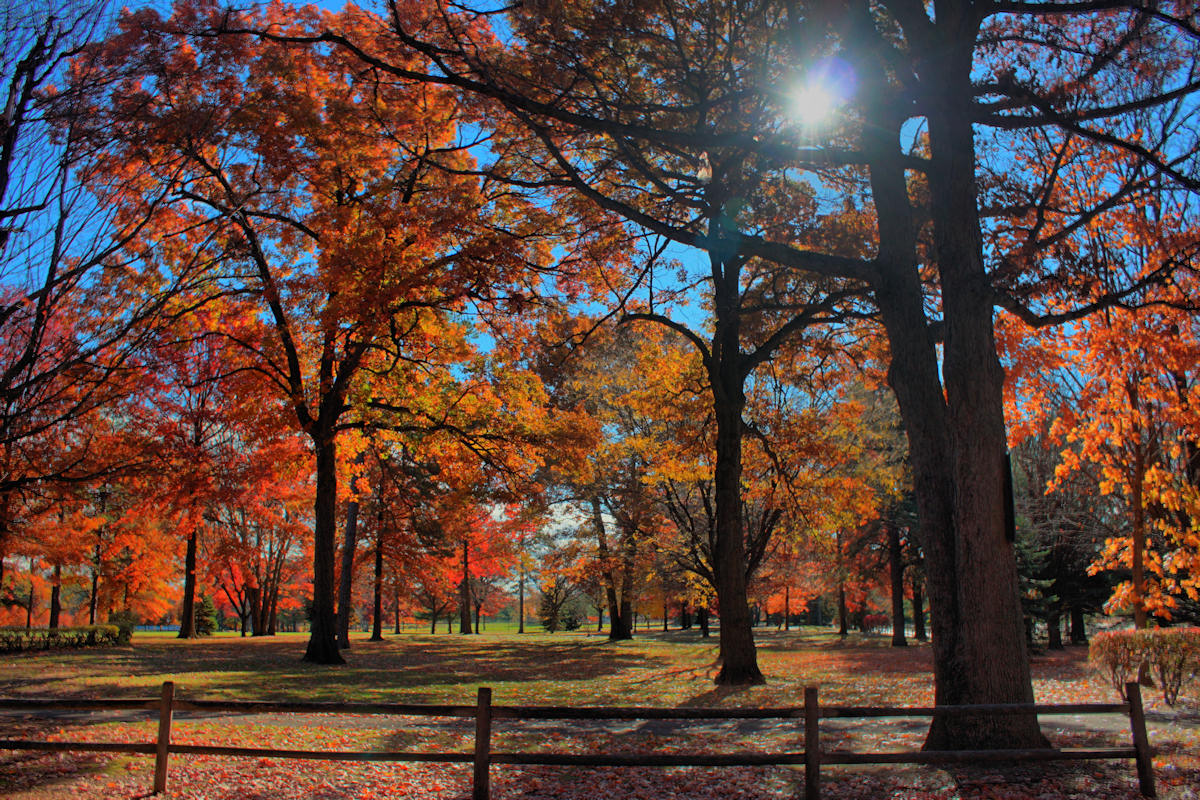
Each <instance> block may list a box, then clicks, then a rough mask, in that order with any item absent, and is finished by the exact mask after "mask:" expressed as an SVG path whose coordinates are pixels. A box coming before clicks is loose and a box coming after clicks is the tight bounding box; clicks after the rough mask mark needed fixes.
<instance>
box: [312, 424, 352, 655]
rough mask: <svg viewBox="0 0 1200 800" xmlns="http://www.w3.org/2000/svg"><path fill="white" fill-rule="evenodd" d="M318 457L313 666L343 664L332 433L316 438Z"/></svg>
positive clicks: (329, 431) (314, 520)
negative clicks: (336, 609)
mask: <svg viewBox="0 0 1200 800" xmlns="http://www.w3.org/2000/svg"><path fill="white" fill-rule="evenodd" d="M313 444H314V448H315V449H316V451H317V452H316V456H317V465H316V467H317V469H316V498H315V499H314V501H313V611H312V630H311V633H310V634H309V639H308V647H307V649H306V650H305V651H304V660H305V661H308V662H311V663H314V664H344V663H346V661H345V659H343V658H342V655H341V653H339V652H338V640H337V620H336V616H335V614H334V609H333V599H334V570H333V567H334V561H335V559H336V557H337V543H336V539H337V518H336V512H337V445H336V443H335V440H334V433H333V431H332V430H324V429H322V430H320V431H318V434H317V435H316V436H314V437H313Z"/></svg>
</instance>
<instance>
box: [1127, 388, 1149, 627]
mask: <svg viewBox="0 0 1200 800" xmlns="http://www.w3.org/2000/svg"><path fill="white" fill-rule="evenodd" d="M1136 403H1137V394H1136V391H1135V390H1131V391H1130V404H1131V405H1133V406H1134V415H1135V417H1136V415H1137V407H1136ZM1139 427H1140V426H1139V425H1138V424H1137V422H1136V421H1135V423H1134V431H1135V436H1137V440H1136V443H1135V445H1134V446H1135V447H1136V448H1137V452H1136V453H1135V455H1134V460H1133V476H1132V480H1131V481H1130V484H1131V486H1130V493H1131V497H1130V503H1131V504H1132V505H1133V531H1132V532H1131V533H1132V535H1133V564H1132V565H1131V567H1130V573H1131V574H1130V581H1131V583H1132V585H1133V591H1132V592H1131V602H1132V603H1133V627H1134V628H1136V629H1137V630H1139V631H1141V630H1145V629H1146V628H1148V627H1149V626H1150V615H1149V614H1147V613H1146V602H1145V598H1146V507H1145V499H1144V486H1145V482H1146V459H1145V455H1144V453H1143V450H1142V442H1141V441H1140V439H1141V434H1140V431H1139V430H1138V429H1139Z"/></svg>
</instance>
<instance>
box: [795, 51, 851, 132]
mask: <svg viewBox="0 0 1200 800" xmlns="http://www.w3.org/2000/svg"><path fill="white" fill-rule="evenodd" d="M854 85H855V80H854V73H853V71H852V70H851V69H850V66H849V65H848V64H847V63H846V62H844V61H842V60H840V59H830V60H828V61H823V62H820V63H818V64H814V65H813V66H812V67H811V68H809V69H808V70H807V71H806V74H805V75H804V76H803V77H801V78H798V79H797V80H796V82H795V83H794V84H793V85H792V86H791V88H790V89H789V90H788V91H787V109H786V113H787V115H788V117H789V118H790V119H792V120H794V121H795V122H797V123H799V124H800V125H802V126H803V127H805V128H818V127H822V126H824V125H825V124H826V123H828V122H830V121H831V120H832V119H833V118H834V116H836V114H837V113H838V111H839V109H841V108H842V107H843V106H845V105H846V104H847V103H848V102H849V101H850V98H851V96H852V95H853V94H854Z"/></svg>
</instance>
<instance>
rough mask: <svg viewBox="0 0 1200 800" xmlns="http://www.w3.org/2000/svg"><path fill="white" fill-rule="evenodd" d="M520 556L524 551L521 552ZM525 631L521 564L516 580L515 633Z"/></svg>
mask: <svg viewBox="0 0 1200 800" xmlns="http://www.w3.org/2000/svg"><path fill="white" fill-rule="evenodd" d="M521 555H522V557H523V556H524V553H522V554H521ZM524 632H525V567H524V565H522V566H521V577H520V578H519V579H518V580H517V633H524Z"/></svg>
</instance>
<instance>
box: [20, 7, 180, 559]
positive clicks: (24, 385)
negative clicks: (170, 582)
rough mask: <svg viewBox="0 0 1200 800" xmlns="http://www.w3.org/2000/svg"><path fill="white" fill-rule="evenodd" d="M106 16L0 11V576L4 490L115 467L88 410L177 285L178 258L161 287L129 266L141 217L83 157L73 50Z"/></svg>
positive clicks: (78, 481)
mask: <svg viewBox="0 0 1200 800" xmlns="http://www.w3.org/2000/svg"><path fill="white" fill-rule="evenodd" d="M110 22H111V13H110V9H109V5H108V4H107V3H105V2H94V3H81V4H73V5H69V6H61V4H57V3H53V2H32V3H21V4H9V5H7V6H5V9H4V10H3V11H2V12H0V28H2V30H3V37H2V38H3V44H0V82H2V83H0V86H2V88H0V91H2V92H3V101H2V102H3V107H4V112H3V116H2V117H0V580H2V579H3V569H4V566H3V565H4V558H5V556H6V555H7V554H8V552H9V549H10V547H11V546H12V537H13V534H14V531H13V526H12V525H11V524H10V520H9V519H8V517H7V515H8V514H10V513H12V512H13V511H14V510H15V508H16V506H17V505H19V504H20V503H21V502H23V501H22V500H21V498H19V497H17V496H16V493H18V492H20V491H22V490H23V489H24V488H26V487H32V486H34V485H38V484H40V485H41V488H40V489H38V490H37V491H39V492H42V493H45V492H48V491H55V490H53V489H52V488H50V487H49V484H50V483H52V482H58V483H62V484H73V485H75V486H83V485H85V484H87V483H90V482H95V481H97V480H99V479H101V477H102V476H106V475H109V476H111V475H113V474H115V472H116V470H117V469H118V468H119V467H120V466H121V465H122V461H123V459H124V458H125V457H126V456H127V453H126V452H124V451H122V450H119V449H108V448H106V447H105V446H104V444H103V443H102V442H100V441H99V440H98V439H97V436H96V435H97V433H98V432H100V433H103V432H104V431H106V430H111V425H108V424H106V423H101V422H97V421H96V419H95V415H96V414H97V413H98V410H99V409H102V408H103V407H105V406H106V405H107V404H109V403H112V402H114V401H115V400H117V399H119V398H121V397H122V396H123V395H124V394H125V393H126V392H127V391H128V381H127V379H128V377H129V373H130V371H129V369H128V367H129V360H130V359H131V358H132V357H133V356H134V355H135V354H136V353H138V352H139V350H140V349H141V348H142V347H143V346H144V344H145V341H146V339H145V336H146V335H147V333H148V332H149V331H150V330H152V327H153V324H154V323H155V322H156V320H158V319H159V317H160V314H161V312H162V310H163V304H164V302H165V300H166V298H169V297H170V296H171V295H172V294H174V293H175V292H176V291H178V290H179V289H181V288H183V287H185V286H186V285H187V284H188V281H189V275H190V266H189V265H186V264H181V265H180V267H181V269H180V271H179V273H178V274H177V275H176V276H175V279H174V280H171V281H156V280H154V279H152V278H151V277H150V276H148V275H143V274H142V273H141V272H140V271H139V270H138V269H137V268H136V267H135V262H136V261H137V260H138V259H137V256H135V255H131V254H130V253H129V252H128V250H127V249H126V248H127V245H128V244H129V243H130V242H131V241H132V240H133V239H134V238H136V237H137V236H138V235H139V233H140V231H141V229H142V227H143V226H144V225H145V223H146V215H145V214H144V213H143V214H139V215H121V214H118V213H116V211H115V210H114V203H113V202H112V201H113V197H114V194H115V193H116V192H118V191H119V190H120V189H121V188H122V187H121V182H120V180H116V179H115V176H114V175H112V174H109V173H106V172H104V171H103V170H99V171H98V170H96V169H94V165H93V164H92V163H91V162H90V160H89V155H90V148H91V147H92V143H90V142H88V141H87V140H86V137H85V136H84V132H83V125H82V122H83V118H82V109H84V108H85V107H86V106H87V105H88V104H89V103H91V102H92V101H93V100H94V98H95V97H96V96H98V95H99V94H100V93H102V92H103V90H104V85H103V76H102V73H101V72H100V71H98V70H97V69H96V65H95V64H94V62H93V61H92V60H91V59H90V58H89V57H88V56H87V55H86V54H85V52H84V49H85V46H86V45H87V44H88V42H89V41H91V40H92V39H94V38H96V37H100V36H103V35H105V33H106V32H107V31H108V30H109V27H110ZM161 199H162V198H161V195H156V194H154V193H151V194H150V195H149V196H148V198H147V201H148V203H147V205H148V207H154V206H157V204H158V203H159V201H161Z"/></svg>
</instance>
